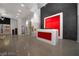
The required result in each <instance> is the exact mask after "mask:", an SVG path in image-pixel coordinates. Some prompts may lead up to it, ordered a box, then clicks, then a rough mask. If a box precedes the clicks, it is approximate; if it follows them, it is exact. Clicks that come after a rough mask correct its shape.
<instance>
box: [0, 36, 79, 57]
mask: <svg viewBox="0 0 79 59" xmlns="http://www.w3.org/2000/svg"><path fill="white" fill-rule="evenodd" d="M2 38H4V39H2ZM2 38H1V37H0V55H1V56H79V43H77V42H76V41H72V40H66V39H63V40H59V42H58V43H57V45H56V46H53V45H50V44H48V43H45V42H42V41H40V40H37V39H36V38H35V37H32V36H31V37H30V36H28V35H25V36H6V38H5V37H2Z"/></svg>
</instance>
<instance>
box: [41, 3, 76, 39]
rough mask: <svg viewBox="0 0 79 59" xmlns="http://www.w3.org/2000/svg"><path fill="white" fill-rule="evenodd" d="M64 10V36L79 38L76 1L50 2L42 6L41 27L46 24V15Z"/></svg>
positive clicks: (66, 37)
mask: <svg viewBox="0 0 79 59" xmlns="http://www.w3.org/2000/svg"><path fill="white" fill-rule="evenodd" d="M59 12H63V38H64V39H71V40H77V4H76V3H49V4H47V5H46V6H44V7H42V8H41V28H42V29H43V28H44V26H43V24H44V17H47V16H51V15H53V14H56V13H59Z"/></svg>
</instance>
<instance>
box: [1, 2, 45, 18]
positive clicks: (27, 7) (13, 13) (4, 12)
mask: <svg viewBox="0 0 79 59" xmlns="http://www.w3.org/2000/svg"><path fill="white" fill-rule="evenodd" d="M43 5H44V4H43V3H41V4H37V3H24V4H23V3H0V16H5V17H10V18H15V19H18V18H23V17H28V16H32V14H33V11H32V10H35V7H36V6H37V7H38V8H40V7H42V6H43Z"/></svg>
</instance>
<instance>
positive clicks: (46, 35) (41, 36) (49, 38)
mask: <svg viewBox="0 0 79 59" xmlns="http://www.w3.org/2000/svg"><path fill="white" fill-rule="evenodd" d="M36 37H37V39H38V40H42V41H44V42H47V43H50V44H52V45H56V43H57V41H58V30H57V29H38V30H37V33H36Z"/></svg>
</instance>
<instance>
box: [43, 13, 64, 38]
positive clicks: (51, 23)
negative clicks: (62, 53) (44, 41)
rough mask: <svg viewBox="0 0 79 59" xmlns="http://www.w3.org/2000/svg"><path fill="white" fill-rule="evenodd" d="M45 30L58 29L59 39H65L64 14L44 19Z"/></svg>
mask: <svg viewBox="0 0 79 59" xmlns="http://www.w3.org/2000/svg"><path fill="white" fill-rule="evenodd" d="M44 28H45V29H58V36H59V39H63V12H61V13H58V14H54V15H52V16H48V17H45V18H44Z"/></svg>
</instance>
